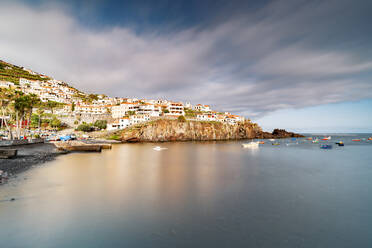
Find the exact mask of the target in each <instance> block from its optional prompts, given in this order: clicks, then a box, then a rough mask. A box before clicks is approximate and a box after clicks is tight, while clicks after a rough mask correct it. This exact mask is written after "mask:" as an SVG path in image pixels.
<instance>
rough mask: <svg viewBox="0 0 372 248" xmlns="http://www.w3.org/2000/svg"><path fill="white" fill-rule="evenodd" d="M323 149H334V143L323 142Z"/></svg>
mask: <svg viewBox="0 0 372 248" xmlns="http://www.w3.org/2000/svg"><path fill="white" fill-rule="evenodd" d="M320 148H321V149H332V145H328V144H323V145H321V146H320Z"/></svg>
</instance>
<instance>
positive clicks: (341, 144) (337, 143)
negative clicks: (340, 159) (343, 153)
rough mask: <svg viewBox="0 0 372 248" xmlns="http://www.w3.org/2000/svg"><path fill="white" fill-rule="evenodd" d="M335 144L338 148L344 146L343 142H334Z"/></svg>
mask: <svg viewBox="0 0 372 248" xmlns="http://www.w3.org/2000/svg"><path fill="white" fill-rule="evenodd" d="M335 144H336V145H338V146H345V144H344V142H343V141H339V142H336V143H335Z"/></svg>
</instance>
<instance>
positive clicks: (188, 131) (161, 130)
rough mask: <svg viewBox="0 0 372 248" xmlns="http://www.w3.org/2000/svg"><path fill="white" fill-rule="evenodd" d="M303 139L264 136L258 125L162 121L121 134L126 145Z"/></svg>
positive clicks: (286, 134)
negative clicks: (127, 143)
mask: <svg viewBox="0 0 372 248" xmlns="http://www.w3.org/2000/svg"><path fill="white" fill-rule="evenodd" d="M289 137H302V136H301V135H298V134H295V133H290V132H286V131H285V130H281V129H275V130H274V132H273V133H268V132H263V131H262V129H261V128H260V127H259V126H258V125H257V124H255V123H251V122H249V121H246V122H244V123H239V124H237V125H228V124H224V123H220V122H201V121H186V122H182V121H178V120H165V119H160V120H156V121H152V122H148V123H143V124H140V125H137V126H133V127H130V128H126V129H124V130H123V131H122V133H121V139H122V141H126V142H165V141H213V140H239V139H257V138H264V139H268V138H289Z"/></svg>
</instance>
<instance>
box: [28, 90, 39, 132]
mask: <svg viewBox="0 0 372 248" xmlns="http://www.w3.org/2000/svg"><path fill="white" fill-rule="evenodd" d="M28 96H29V100H28V108H27V109H28V121H27V129H28V130H29V129H30V122H31V116H32V110H33V108H34V107H36V106H40V103H41V100H40V98H39V97H38V96H37V95H35V94H30V95H28Z"/></svg>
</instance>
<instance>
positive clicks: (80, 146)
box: [53, 141, 112, 152]
mask: <svg viewBox="0 0 372 248" xmlns="http://www.w3.org/2000/svg"><path fill="white" fill-rule="evenodd" d="M53 144H54V145H55V146H56V147H57V148H58V150H62V151H67V152H101V151H102V149H111V148H112V145H111V144H95V143H94V144H89V143H85V142H82V141H56V142H53Z"/></svg>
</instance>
